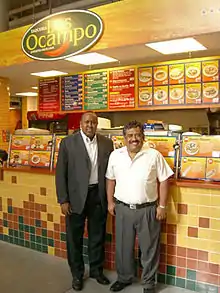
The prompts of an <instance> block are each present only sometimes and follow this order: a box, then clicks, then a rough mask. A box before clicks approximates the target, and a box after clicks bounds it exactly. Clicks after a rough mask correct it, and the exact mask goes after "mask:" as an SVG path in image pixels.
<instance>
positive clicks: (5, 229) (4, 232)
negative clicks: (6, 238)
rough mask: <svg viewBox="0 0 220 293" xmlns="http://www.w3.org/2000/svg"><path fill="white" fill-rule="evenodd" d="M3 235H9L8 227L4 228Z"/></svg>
mask: <svg viewBox="0 0 220 293" xmlns="http://www.w3.org/2000/svg"><path fill="white" fill-rule="evenodd" d="M3 234H4V235H8V228H7V227H3Z"/></svg>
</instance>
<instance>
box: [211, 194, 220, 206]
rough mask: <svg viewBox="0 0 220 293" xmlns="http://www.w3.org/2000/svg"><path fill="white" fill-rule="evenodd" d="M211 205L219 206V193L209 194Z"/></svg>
mask: <svg viewBox="0 0 220 293" xmlns="http://www.w3.org/2000/svg"><path fill="white" fill-rule="evenodd" d="M211 206H214V207H219V206H220V195H212V196H211Z"/></svg>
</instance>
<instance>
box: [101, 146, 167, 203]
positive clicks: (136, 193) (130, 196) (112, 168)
mask: <svg viewBox="0 0 220 293" xmlns="http://www.w3.org/2000/svg"><path fill="white" fill-rule="evenodd" d="M172 175H173V171H172V170H171V168H170V167H169V165H168V164H167V162H166V161H165V159H164V158H163V156H162V155H161V154H160V153H159V152H158V151H157V150H155V149H152V148H149V147H148V146H147V145H144V146H143V148H142V150H141V151H140V152H138V153H137V155H136V156H135V158H134V159H133V160H131V158H130V156H129V154H128V151H127V148H126V147H123V148H120V149H116V150H114V151H113V152H112V153H111V155H110V158H109V163H108V168H107V172H106V178H108V179H110V180H116V186H115V194H114V197H115V198H116V199H118V200H120V201H122V202H124V203H127V204H142V203H146V202H152V201H155V200H157V199H158V190H157V180H159V182H162V181H165V180H167V179H168V178H169V177H170V176H172Z"/></svg>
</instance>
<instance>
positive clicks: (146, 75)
mask: <svg viewBox="0 0 220 293" xmlns="http://www.w3.org/2000/svg"><path fill="white" fill-rule="evenodd" d="M152 80H153V68H152V67H143V68H139V70H138V84H139V86H140V87H142V86H143V87H145V86H152V84H153V82H152Z"/></svg>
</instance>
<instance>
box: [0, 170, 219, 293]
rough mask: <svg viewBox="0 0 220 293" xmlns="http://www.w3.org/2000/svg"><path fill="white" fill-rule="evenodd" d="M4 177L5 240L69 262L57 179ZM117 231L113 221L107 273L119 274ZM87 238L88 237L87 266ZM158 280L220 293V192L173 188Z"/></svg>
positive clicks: (0, 220)
mask: <svg viewBox="0 0 220 293" xmlns="http://www.w3.org/2000/svg"><path fill="white" fill-rule="evenodd" d="M3 177H4V178H3V180H2V181H0V240H3V241H6V242H10V243H13V244H17V245H21V246H25V247H28V248H31V249H35V250H38V251H41V252H44V253H49V254H52V255H56V256H59V257H66V245H65V237H66V235H65V220H64V217H63V216H61V214H60V207H59V205H57V203H56V197H55V187H54V176H53V175H45V174H35V173H23V172H14V171H5V172H4V176H3ZM114 228H115V227H114V219H112V218H111V217H109V219H108V225H107V235H106V263H105V266H106V268H108V269H114V257H115V238H114ZM86 237H87V235H86V233H85V242H84V254H85V261H86V260H87V241H86ZM136 256H137V257H138V249H136ZM136 263H137V269H138V270H139V268H138V266H139V262H138V261H137V262H136ZM158 280H159V282H163V283H167V284H170V285H174V286H178V287H183V288H187V289H190V290H193V291H197V292H204V293H205V292H208V293H220V289H219V287H220V189H219V190H218V189H203V188H202V189H200V188H187V187H177V186H172V188H171V190H170V200H169V212H168V218H167V223H164V224H163V226H162V245H161V263H160V272H159V275H158Z"/></svg>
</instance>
